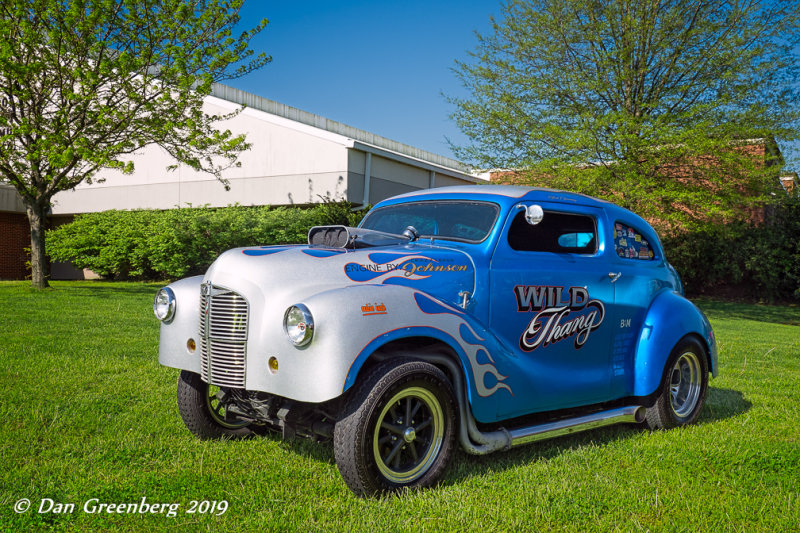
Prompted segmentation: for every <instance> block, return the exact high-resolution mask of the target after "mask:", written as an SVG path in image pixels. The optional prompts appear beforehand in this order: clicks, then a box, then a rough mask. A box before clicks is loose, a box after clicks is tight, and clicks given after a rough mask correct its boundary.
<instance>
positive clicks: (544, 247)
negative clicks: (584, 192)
mask: <svg viewBox="0 0 800 533" xmlns="http://www.w3.org/2000/svg"><path fill="white" fill-rule="evenodd" d="M596 228H597V226H596V224H595V221H594V218H592V217H590V216H586V215H573V214H570V213H556V212H553V211H545V212H544V218H542V221H541V222H539V223H538V224H536V225H535V226H532V225H530V224H528V223H527V222H526V221H525V211H520V212H519V213H517V215H516V216H515V217H514V220H513V221H512V222H511V227H510V228H509V229H508V245H509V246H511V248H512V249H514V250H517V251H519V252H555V253H572V254H593V253H595V252H596V251H597V229H596Z"/></svg>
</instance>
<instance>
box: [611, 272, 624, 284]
mask: <svg viewBox="0 0 800 533" xmlns="http://www.w3.org/2000/svg"><path fill="white" fill-rule="evenodd" d="M621 277H622V272H609V273H608V279H610V280H611V283H614V282H615V281H617V280H618V279H619V278H621Z"/></svg>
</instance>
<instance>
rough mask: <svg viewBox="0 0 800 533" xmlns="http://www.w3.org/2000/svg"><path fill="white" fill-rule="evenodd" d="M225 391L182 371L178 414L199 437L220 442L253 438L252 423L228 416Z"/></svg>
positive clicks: (179, 382) (179, 378)
mask: <svg viewBox="0 0 800 533" xmlns="http://www.w3.org/2000/svg"><path fill="white" fill-rule="evenodd" d="M225 405H226V394H225V390H224V389H220V388H219V387H217V386H216V385H209V384H208V383H206V382H205V381H203V380H202V379H200V375H199V374H195V373H194V372H189V371H187V370H182V371H181V374H180V376H178V412H179V413H180V415H181V418H182V419H183V423H184V424H186V427H187V428H188V429H189V431H191V432H192V433H193V434H194V435H195V436H196V437H199V438H201V439H219V438H222V437H231V438H238V437H246V436H249V435H250V434H251V431H250V429H249V428H248V427H247V425H248V422H246V421H241V420H233V419H231V417H229V416H226V412H225Z"/></svg>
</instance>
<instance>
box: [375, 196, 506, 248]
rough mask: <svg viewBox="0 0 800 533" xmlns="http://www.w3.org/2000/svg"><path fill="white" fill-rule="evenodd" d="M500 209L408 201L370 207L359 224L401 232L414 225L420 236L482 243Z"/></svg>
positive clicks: (480, 204)
mask: <svg viewBox="0 0 800 533" xmlns="http://www.w3.org/2000/svg"><path fill="white" fill-rule="evenodd" d="M499 211H500V208H499V207H498V206H497V205H496V204H492V203H489V202H465V201H444V200H442V201H426V202H408V203H403V204H395V205H388V206H386V207H380V208H378V209H373V210H372V211H370V212H369V214H368V215H367V216H366V218H364V221H363V222H362V223H361V226H360V227H362V228H367V229H372V230H377V231H385V232H386V233H394V234H397V235H400V234H402V233H403V230H405V229H406V228H407V227H408V226H414V228H415V229H416V230H417V232H419V234H420V236H421V237H433V238H439V239H450V240H456V241H465V242H481V241H482V240H484V239H485V238H486V236H487V235H488V234H489V232H490V231H491V230H492V227H494V223H495V220H497V214H498V212H499Z"/></svg>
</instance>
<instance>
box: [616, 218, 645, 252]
mask: <svg viewBox="0 0 800 533" xmlns="http://www.w3.org/2000/svg"><path fill="white" fill-rule="evenodd" d="M614 249H615V250H616V252H617V255H618V256H620V257H624V258H626V259H640V260H642V261H652V260H653V259H654V258H655V254H654V253H653V247H652V246H651V245H650V243H649V242H647V239H645V238H644V237H643V236H642V234H641V233H640V232H639V231H638V230H637V229H636V228H634V227H631V226H630V225H628V224H625V223H624V222H615V223H614Z"/></svg>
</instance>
